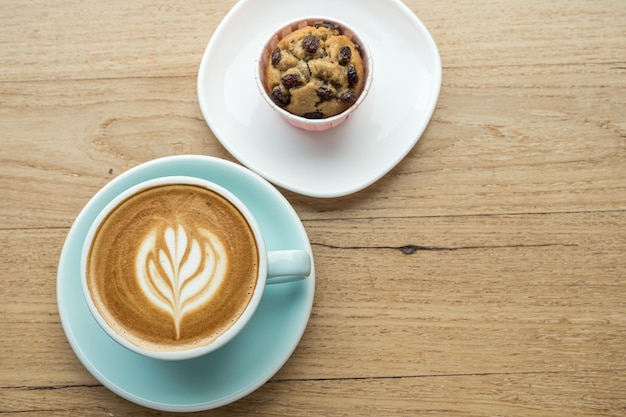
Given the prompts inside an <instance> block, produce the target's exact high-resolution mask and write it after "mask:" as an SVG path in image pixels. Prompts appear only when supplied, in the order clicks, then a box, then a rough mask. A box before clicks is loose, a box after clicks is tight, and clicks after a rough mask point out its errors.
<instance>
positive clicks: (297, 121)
mask: <svg viewBox="0 0 626 417" xmlns="http://www.w3.org/2000/svg"><path fill="white" fill-rule="evenodd" d="M325 21H328V22H331V23H335V24H337V25H338V26H340V27H341V28H345V29H347V30H348V31H349V32H350V33H351V34H352V36H351V40H353V41H356V42H357V43H358V44H359V47H360V52H359V53H360V55H361V59H363V63H364V66H365V73H366V74H365V84H364V85H363V91H361V94H360V95H359V97H358V98H357V101H356V102H355V103H353V104H352V105H351V106H350V107H348V108H347V109H345V110H344V111H343V112H341V113H339V114H336V115H334V116H331V117H327V118H324V119H307V118H306V117H303V116H298V115H295V114H293V113H290V112H288V111H287V110H285V109H283V108H282V107H280V106H279V105H277V104H276V103H275V102H274V101H273V100H272V99H271V97H270V96H269V93H268V91H267V89H266V88H265V81H264V80H265V76H264V69H263V68H261V64H262V62H263V57H264V55H265V53H271V51H270V50H269V49H268V45H269V44H270V43H271V41H272V40H273V39H274V38H275V37H276V38H277V39H278V40H280V39H282V38H284V37H285V36H286V34H285V35H281V32H282V31H284V30H285V29H286V28H289V27H292V26H294V25H297V24H301V23H302V24H305V25H306V26H310V25H312V24H315V23H319V22H325ZM302 27H304V26H302ZM254 67H255V72H254V78H255V82H256V85H257V88H258V90H259V93H260V94H261V97H263V99H264V100H265V102H266V103H267V104H268V105H269V106H270V108H272V109H273V110H274V111H276V112H277V113H278V114H280V115H281V116H282V117H283V118H285V119H286V120H287V122H289V123H290V124H292V125H294V126H296V127H300V128H302V129H305V130H314V131H315V130H326V129H329V128H332V127H336V126H338V125H339V124H341V123H342V122H344V121H346V120H347V119H348V117H349V116H350V115H351V114H352V113H353V112H354V111H355V110H356V109H357V108H358V107H359V106H360V105H361V104H362V103H363V101H364V100H365V98H366V96H367V95H368V93H369V91H370V89H371V85H372V80H373V71H374V60H373V59H372V54H371V52H370V49H369V46H368V44H367V42H365V41H364V40H363V38H362V37H361V36H360V35H359V34H358V32H356V31H355V30H354V29H353V28H352V26H351V25H349V24H347V23H345V22H344V21H343V20H340V19H336V18H333V17H329V16H323V15H312V16H302V17H299V18H295V19H292V20H289V21H288V22H286V23H283V24H281V25H280V26H278V27H277V28H276V29H274V30H273V31H272V32H271V33H270V34H269V35H268V36H267V37H266V38H265V39H264V41H263V43H262V45H261V48H260V52H259V54H258V55H257V58H256V60H255V66H254Z"/></svg>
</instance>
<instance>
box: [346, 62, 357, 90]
mask: <svg viewBox="0 0 626 417" xmlns="http://www.w3.org/2000/svg"><path fill="white" fill-rule="evenodd" d="M358 83H359V74H357V72H356V68H354V67H353V66H352V65H350V66H349V67H348V84H349V85H350V87H354V86H355V85H357V84H358Z"/></svg>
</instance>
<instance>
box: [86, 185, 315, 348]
mask: <svg viewBox="0 0 626 417" xmlns="http://www.w3.org/2000/svg"><path fill="white" fill-rule="evenodd" d="M80 267H81V282H82V288H83V295H84V298H85V300H86V302H87V305H88V307H89V310H90V312H91V314H92V315H93V317H94V318H95V319H96V321H97V322H98V324H99V325H100V326H101V327H102V329H103V330H104V331H105V332H106V333H107V334H108V335H109V336H110V337H111V338H113V339H114V340H115V341H117V342H118V343H119V344H120V345H122V346H124V347H126V348H127V349H129V350H131V351H133V352H136V353H138V354H141V355H144V356H147V357H151V358H156V359H165V360H182V359H191V358H194V357H198V356H201V355H204V354H207V353H209V352H212V351H214V350H216V349H218V348H220V347H222V346H224V345H225V344H226V343H227V342H228V341H230V340H231V339H232V338H233V337H235V336H236V335H237V333H238V332H239V331H240V330H241V329H242V328H243V327H244V326H245V325H246V323H247V322H248V321H249V320H250V318H251V317H252V316H253V315H254V312H255V310H256V308H257V306H258V304H259V301H260V299H261V296H262V294H263V291H264V288H265V286H266V285H267V284H272V283H277V284H279V285H280V284H282V283H284V282H290V281H294V280H299V279H304V278H306V277H308V276H309V275H310V272H311V256H310V254H309V253H308V252H306V251H304V250H300V249H285V250H279V251H268V250H267V249H266V245H265V242H264V240H263V235H262V233H261V229H260V228H259V225H258V223H257V221H256V219H255V218H254V216H253V215H252V213H251V211H250V210H249V209H248V208H247V207H246V205H245V204H244V203H243V202H241V200H239V199H238V198H237V197H236V196H235V195H233V194H232V193H231V192H229V191H228V190H226V189H225V188H223V187H221V186H219V185H217V184H214V183H212V182H210V181H207V180H204V179H200V178H195V177H183V176H169V177H163V178H156V179H152V180H148V181H145V182H142V183H139V184H137V185H135V186H132V187H130V188H128V189H126V190H125V191H123V192H121V193H120V194H118V195H117V196H116V197H115V198H114V199H113V200H112V201H111V202H110V203H109V204H108V205H106V207H105V208H104V209H103V210H102V211H101V212H100V214H99V215H98V216H97V217H96V219H95V221H94V222H93V224H92V225H91V227H90V228H89V231H88V233H87V235H86V238H85V241H84V245H83V249H82V254H81V265H80Z"/></svg>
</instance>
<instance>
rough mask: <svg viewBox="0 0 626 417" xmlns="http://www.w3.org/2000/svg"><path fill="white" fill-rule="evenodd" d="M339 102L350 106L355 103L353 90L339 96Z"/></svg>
mask: <svg viewBox="0 0 626 417" xmlns="http://www.w3.org/2000/svg"><path fill="white" fill-rule="evenodd" d="M340 100H341V101H343V102H344V103H348V104H352V103H354V102H355V101H356V93H355V92H354V90H348V91H347V92H345V93H343V94H342V95H341V98H340Z"/></svg>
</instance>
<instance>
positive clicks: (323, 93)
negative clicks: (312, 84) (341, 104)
mask: <svg viewBox="0 0 626 417" xmlns="http://www.w3.org/2000/svg"><path fill="white" fill-rule="evenodd" d="M317 96H318V97H319V98H321V99H322V101H325V100H331V99H333V98H335V94H334V93H333V90H331V89H330V88H328V87H325V86H321V87H319V88H318V89H317Z"/></svg>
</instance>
